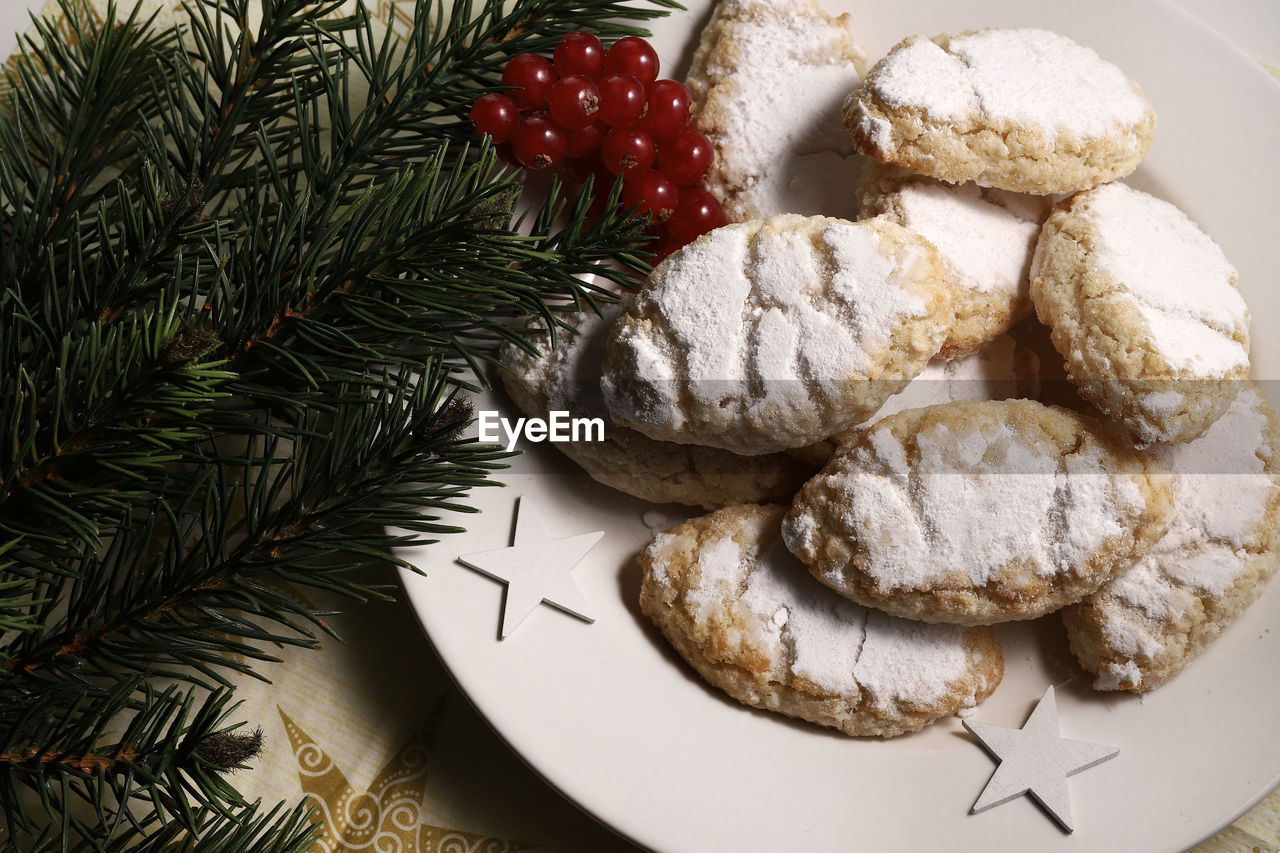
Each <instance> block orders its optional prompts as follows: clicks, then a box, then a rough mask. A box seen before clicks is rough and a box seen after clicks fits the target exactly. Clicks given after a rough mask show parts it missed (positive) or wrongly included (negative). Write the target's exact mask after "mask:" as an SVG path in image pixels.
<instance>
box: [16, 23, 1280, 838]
mask: <svg viewBox="0 0 1280 853" xmlns="http://www.w3.org/2000/svg"><path fill="white" fill-rule="evenodd" d="M6 2H8V0H6ZM380 2H381V3H382V4H387V3H389V0H380ZM1180 3H1181V5H1183V6H1185V7H1186V8H1188V9H1189V10H1190V11H1192V12H1193V13H1195V14H1197V15H1198V16H1200V17H1201V18H1202V19H1203V20H1205V21H1208V22H1210V23H1211V25H1212V26H1213V27H1214V28H1216V29H1218V30H1219V31H1220V32H1221V33H1222V34H1223V35H1225V36H1227V37H1228V38H1229V39H1231V40H1233V41H1234V42H1235V43H1236V44H1237V45H1238V46H1240V48H1241V49H1242V50H1244V51H1246V52H1248V53H1250V54H1251V55H1252V56H1254V57H1255V58H1256V59H1258V61H1259V62H1261V63H1262V64H1263V65H1264V66H1265V67H1267V69H1268V70H1269V71H1271V72H1272V73H1273V74H1275V75H1276V77H1277V80H1278V81H1280V0H1180ZM104 5H105V2H104ZM125 5H127V4H125ZM370 5H371V6H378V5H379V2H372V3H370ZM1278 84H1280V83H1278ZM439 547H444V548H447V547H448V543H447V542H445V543H442V544H441V545H440V546H439ZM375 580H378V581H381V582H385V583H394V582H395V576H394V572H393V571H392V570H391V569H390V568H388V569H386V570H384V571H383V573H382V576H381V577H379V578H376V579H375ZM290 592H291V593H292V594H295V595H300V596H301V597H303V598H304V599H305V598H307V595H308V594H303V593H299V592H298V591H297V590H290ZM311 600H312V601H313V602H314V604H316V605H318V606H320V607H322V608H334V609H342V610H344V611H345V612H342V613H340V614H338V615H336V616H334V617H333V619H332V620H331V622H332V625H333V627H334V628H335V629H336V631H337V632H338V634H339V635H340V636H342V638H343V640H344V642H343V643H333V644H330V645H327V646H326V647H325V648H323V649H322V650H320V651H318V652H314V651H301V650H298V649H293V648H284V649H280V650H279V651H278V654H279V656H280V657H281V658H282V660H281V661H280V662H279V663H275V664H268V665H263V666H260V667H259V671H260V672H261V673H262V674H263V675H265V676H267V677H268V678H270V679H271V683H270V684H263V683H260V682H256V681H253V680H248V679H246V680H245V682H244V683H243V684H241V685H239V689H238V691H237V696H238V698H240V699H243V700H244V705H243V706H242V707H241V710H240V715H241V717H242V718H244V719H247V720H251V721H253V722H254V723H255V724H257V725H261V726H262V728H263V730H264V732H265V735H266V745H267V747H266V751H265V752H264V754H263V755H262V756H261V757H260V759H259V760H258V761H257V764H256V766H255V767H254V768H253V770H252V771H251V772H245V773H242V774H241V775H240V778H237V779H236V780H235V781H236V784H237V785H238V786H239V787H240V789H241V790H242V791H243V792H244V793H245V794H246V796H249V797H251V798H252V797H262V798H263V799H264V800H265V801H276V800H280V799H289V800H296V799H297V798H299V797H306V798H308V799H309V800H310V802H311V803H312V804H313V805H314V806H315V808H316V812H317V814H318V816H319V820H320V821H321V822H322V823H323V827H324V833H323V835H322V836H321V840H320V843H319V844H318V845H317V847H316V848H315V849H316V850H317V851H324V853H358V851H359V852H361V853H363V851H369V853H374V851H384V850H402V851H405V853H409V851H414V853H427V851H442V853H443V851H486V853H502V851H514V850H526V849H533V848H536V849H538V850H543V851H612V850H621V851H625V850H634V849H637V848H635V847H633V846H632V845H630V844H628V843H627V842H625V841H623V840H621V839H620V838H618V836H616V835H614V834H613V833H612V832H610V831H609V830H608V829H606V828H605V827H603V826H601V825H600V824H598V823H596V822H595V821H594V820H592V819H591V818H590V817H589V816H587V815H585V814H584V813H582V812H581V811H579V810H578V809H577V808H575V807H574V806H573V804H571V803H570V802H568V801H567V800H565V799H564V798H563V797H561V796H560V795H559V794H558V793H557V792H556V791H555V790H554V789H553V788H551V787H550V786H549V785H548V784H547V783H546V782H544V781H543V780H542V779H540V778H539V777H538V776H537V774H536V773H534V772H533V771H532V770H531V769H529V767H527V766H526V765H525V764H523V763H522V762H521V760H520V759H519V758H518V757H516V756H515V755H514V754H513V753H512V752H511V751H510V750H509V749H508V748H507V747H506V746H505V745H504V744H503V743H502V741H501V740H500V739H499V738H498V736H497V735H496V734H494V732H493V731H492V730H491V729H489V728H488V726H487V724H486V723H485V722H484V721H483V719H482V718H481V717H480V716H479V714H478V713H477V712H476V710H475V709H474V708H472V707H471V705H470V704H469V703H468V701H467V699H466V698H465V697H464V696H462V695H461V694H460V693H459V691H458V690H457V688H456V687H454V686H453V684H452V683H451V681H450V679H449V676H448V674H447V673H446V671H445V669H444V667H443V666H442V664H441V663H440V661H439V659H438V658H437V657H436V655H435V654H434V652H433V651H432V649H431V647H430V646H429V645H428V644H427V641H426V640H425V639H424V637H423V635H422V632H421V630H420V629H419V627H418V623H417V621H416V620H415V617H414V615H413V613H412V612H411V611H410V610H409V608H408V607H407V606H406V605H404V604H402V603H373V604H368V605H364V606H359V607H352V606H351V605H350V603H349V602H346V601H339V600H327V599H325V598H324V597H321V596H319V595H315V596H314V597H313V598H312V599H311ZM494 618H495V619H496V618H497V613H495V614H494ZM375 839H378V840H377V841H375ZM1195 850H1196V853H1227V851H1230V852H1231V853H1242V851H1280V791H1278V792H1276V793H1273V794H1272V795H1271V796H1270V797H1268V798H1267V799H1266V800H1264V801H1263V802H1262V803H1261V804H1259V805H1258V806H1257V807H1256V808H1254V809H1253V810H1252V811H1250V812H1249V813H1248V814H1246V815H1245V816H1244V817H1242V818H1241V819H1240V820H1238V821H1237V822H1236V823H1235V824H1233V825H1231V826H1230V827H1228V828H1227V829H1225V830H1223V831H1222V832H1221V833H1219V834H1218V835H1217V836H1215V837H1214V838H1212V839H1210V840H1208V841H1206V842H1204V843H1203V844H1201V845H1200V846H1198V847H1197V848H1195Z"/></svg>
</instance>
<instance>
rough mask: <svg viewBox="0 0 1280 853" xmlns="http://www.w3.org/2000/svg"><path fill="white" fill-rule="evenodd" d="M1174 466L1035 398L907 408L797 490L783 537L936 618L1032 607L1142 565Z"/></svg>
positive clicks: (829, 572)
mask: <svg viewBox="0 0 1280 853" xmlns="http://www.w3.org/2000/svg"><path fill="white" fill-rule="evenodd" d="M1168 479H1169V478H1168V476H1167V475H1166V474H1165V473H1164V472H1163V469H1162V468H1161V467H1160V465H1159V464H1158V463H1157V462H1156V461H1155V460H1154V459H1153V458H1151V457H1150V456H1148V455H1146V454H1143V453H1141V452H1140V451H1137V450H1134V449H1133V448H1132V447H1130V446H1128V445H1127V444H1126V443H1125V442H1123V441H1122V440H1120V439H1119V438H1118V437H1116V436H1114V435H1112V434H1110V433H1108V432H1106V431H1105V430H1104V429H1103V427H1102V426H1101V425H1100V424H1098V423H1097V422H1095V421H1093V420H1092V419H1091V418H1088V417H1087V416H1084V415H1080V414H1078V413H1075V412H1070V411H1068V410H1065V409H1056V408H1050V407H1048V406H1044V405H1042V404H1040V403H1037V402H1034V401H1031V400H1007V401H999V402H982V403H948V404H945V405H940V406H931V407H928V408H924V409H908V410H906V411H903V412H899V413H897V414H895V415H890V416H889V417H887V418H885V419H883V420H881V421H879V422H878V423H876V424H875V426H873V427H871V428H869V429H867V430H864V431H862V432H860V433H858V434H857V435H856V436H855V437H853V438H852V439H851V440H850V441H848V442H847V443H846V444H844V445H842V446H841V447H840V448H839V450H838V451H837V452H836V454H835V455H834V456H833V457H832V459H831V461H830V462H828V463H827V466H826V467H825V468H823V470H822V471H821V472H820V473H819V474H818V475H817V476H816V477H814V478H813V479H812V480H810V481H809V482H808V483H806V484H805V485H804V487H803V488H802V489H801V490H800V492H799V494H797V495H796V498H795V501H794V503H793V504H792V507H791V510H790V511H789V512H788V513H787V517H786V521H785V523H784V524H783V536H784V538H785V540H786V543H787V546H788V547H789V548H790V549H791V550H792V552H793V553H795V554H796V556H798V557H799V558H800V559H801V560H803V561H804V562H805V563H806V564H808V566H809V568H810V571H812V572H813V574H814V575H815V576H816V577H818V578H819V579H820V580H822V581H823V582H824V583H826V584H828V585H829V586H831V587H832V588H833V589H835V590H837V591H838V592H841V593H842V594H844V595H847V596H848V597H850V598H851V599H853V600H854V601H856V602H858V603H859V604H864V605H867V606H869V607H878V608H880V609H882V610H884V611H885V612H887V613H892V614H895V615H898V616H905V617H907V618H911V619H921V620H925V621H929V622H955V623H959V624H968V625H985V624H992V623H996V622H1006V621H1011V620H1016V619H1034V618H1036V617H1038V616H1042V615H1044V614H1045V613H1049V612H1052V611H1054V610H1057V609H1059V608H1060V607H1062V606H1063V605H1066V604H1069V603H1072V602H1075V601H1079V600H1080V599H1081V598H1083V597H1084V596H1086V595H1088V594H1090V593H1092V592H1094V591H1095V590H1097V589H1098V588H1099V587H1100V586H1102V584H1104V583H1106V582H1107V581H1108V580H1110V579H1111V578H1112V577H1114V576H1115V575H1116V574H1117V573H1118V572H1121V571H1123V570H1125V569H1127V568H1129V567H1130V566H1132V565H1133V563H1134V561H1135V560H1137V559H1138V558H1140V557H1141V556H1142V555H1143V554H1145V553H1146V551H1147V550H1148V549H1149V548H1150V547H1151V545H1152V543H1153V542H1154V541H1155V540H1156V539H1157V538H1158V537H1159V536H1160V535H1161V533H1162V532H1163V531H1164V528H1165V526H1166V524H1167V523H1168V520H1169V517H1170V515H1171V513H1172V501H1171V496H1170V486H1169V482H1168Z"/></svg>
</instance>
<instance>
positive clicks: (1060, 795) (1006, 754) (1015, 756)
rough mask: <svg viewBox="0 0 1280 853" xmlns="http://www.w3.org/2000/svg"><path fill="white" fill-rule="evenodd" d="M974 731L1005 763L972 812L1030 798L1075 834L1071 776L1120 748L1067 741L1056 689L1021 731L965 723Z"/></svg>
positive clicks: (1112, 756)
mask: <svg viewBox="0 0 1280 853" xmlns="http://www.w3.org/2000/svg"><path fill="white" fill-rule="evenodd" d="M964 727H965V728H966V729H968V730H969V731H971V732H972V733H973V735H974V737H976V738H977V739H978V740H979V741H980V742H981V743H982V745H983V747H985V748H986V750H987V751H988V752H990V753H991V754H992V755H993V756H994V757H995V758H997V759H998V760H999V761H1000V765H999V766H998V767H996V772H995V773H993V774H991V779H990V780H989V781H988V782H987V787H986V788H984V789H983V790H982V795H981V796H979V797H978V801H977V802H976V803H974V804H973V808H972V809H971V810H970V812H969V813H970V814H977V813H978V812H983V811H986V810H987V809H989V808H992V807H994V806H998V805H1001V804H1002V803H1007V802H1009V801H1010V800H1013V799H1016V798H1018V797H1021V796H1022V795H1023V794H1030V795H1031V796H1032V798H1033V799H1034V800H1035V801H1036V802H1037V803H1039V804H1040V805H1041V806H1042V807H1043V808H1044V810H1045V811H1047V812H1048V813H1049V815H1050V816H1051V817H1052V818H1053V819H1054V820H1056V821H1057V822H1058V823H1059V824H1061V826H1062V828H1063V829H1065V830H1066V831H1067V832H1073V831H1074V830H1075V827H1074V826H1073V825H1072V823H1071V799H1070V796H1069V795H1068V793H1067V777H1068V776H1072V775H1074V774H1076V773H1079V772H1080V771H1081V770H1087V769H1089V768H1090V767H1093V766H1094V765H1095V764H1101V763H1102V762H1104V761H1106V760H1107V759H1108V758H1114V757H1115V756H1116V755H1117V754H1118V753H1119V752H1120V750H1119V749H1118V748H1116V747H1114V746H1106V745H1105V744H1101V743H1089V742H1088V741H1083V740H1067V739H1066V738H1064V737H1062V736H1061V735H1060V734H1059V730H1058V703H1057V700H1056V699H1055V698H1054V695H1053V685H1050V686H1049V689H1048V690H1046V691H1045V692H1044V696H1042V697H1040V701H1039V703H1037V704H1036V708H1035V710H1034V711H1032V712H1031V716H1030V717H1028V718H1027V721H1026V722H1025V723H1024V724H1023V726H1022V728H1020V729H1007V728H1005V727H1004V726H993V725H991V724H990V723H976V722H970V721H969V720H964Z"/></svg>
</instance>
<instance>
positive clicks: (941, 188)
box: [858, 163, 1049, 358]
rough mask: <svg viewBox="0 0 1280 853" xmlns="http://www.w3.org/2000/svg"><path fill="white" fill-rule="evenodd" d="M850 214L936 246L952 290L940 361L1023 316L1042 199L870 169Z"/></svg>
mask: <svg viewBox="0 0 1280 853" xmlns="http://www.w3.org/2000/svg"><path fill="white" fill-rule="evenodd" d="M858 209H859V211H860V213H861V215H862V216H876V215H878V214H885V215H886V216H888V217H889V218H890V219H892V220H893V221H894V222H897V223H898V224H899V225H902V226H904V227H906V228H910V229H911V230H912V231H915V232H916V233H917V234H919V235H920V236H922V237H924V238H925V239H926V240H928V241H929V242H930V243H932V244H933V245H934V246H935V247H937V249H938V254H939V255H941V256H942V263H943V265H944V266H945V267H947V271H948V272H949V273H951V276H952V278H954V279H955V281H956V284H957V285H958V286H957V288H956V292H955V295H954V299H953V300H952V304H953V305H954V307H955V321H954V323H953V324H952V326H951V331H950V332H949V333H948V334H947V339H946V341H944V342H943V344H942V352H941V353H940V355H941V356H942V357H943V358H955V357H957V356H961V355H964V354H966V353H969V352H972V351H974V350H976V349H978V348H979V347H981V346H983V345H984V344H986V343H987V342H988V341H990V340H992V339H993V338H995V337H996V336H998V335H1000V334H1003V333H1004V332H1006V331H1008V330H1009V329H1010V327H1012V326H1013V324H1014V323H1016V322H1018V321H1019V320H1021V319H1022V318H1023V317H1025V316H1026V315H1027V314H1028V313H1029V312H1030V311H1031V296H1030V294H1029V292H1028V287H1029V280H1028V273H1029V271H1030V269H1031V253H1032V252H1033V251H1034V250H1035V246H1036V238H1037V237H1039V236H1040V225H1041V224H1042V223H1043V222H1044V220H1045V217H1046V216H1048V215H1049V200H1048V199H1047V198H1045V197H1044V196H1033V195H1026V194H1024V193H1011V192H1007V191H1005V190H998V189H992V188H989V187H980V186H978V185H977V184H973V183H966V184H959V185H954V184H947V183H943V182H942V181H936V180H934V179H932V178H927V177H925V176H923V175H914V174H912V173H910V172H906V171H903V170H902V169H899V168H897V167H895V166H887V165H884V164H882V163H872V164H871V165H869V166H867V167H866V168H865V169H864V170H863V172H862V179H861V181H860V182H859V184H858Z"/></svg>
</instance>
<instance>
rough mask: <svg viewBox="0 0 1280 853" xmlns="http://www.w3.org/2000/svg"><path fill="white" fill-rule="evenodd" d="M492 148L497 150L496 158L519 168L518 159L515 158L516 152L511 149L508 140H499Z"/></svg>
mask: <svg viewBox="0 0 1280 853" xmlns="http://www.w3.org/2000/svg"><path fill="white" fill-rule="evenodd" d="M494 150H495V151H497V152H498V159H499V160H501V161H502V162H503V163H506V164H507V165H508V166H515V167H516V168H517V169H518V168H520V161H519V160H517V159H516V152H515V151H514V150H512V148H511V143H510V142H500V143H498V144H497V145H496V146H494Z"/></svg>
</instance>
